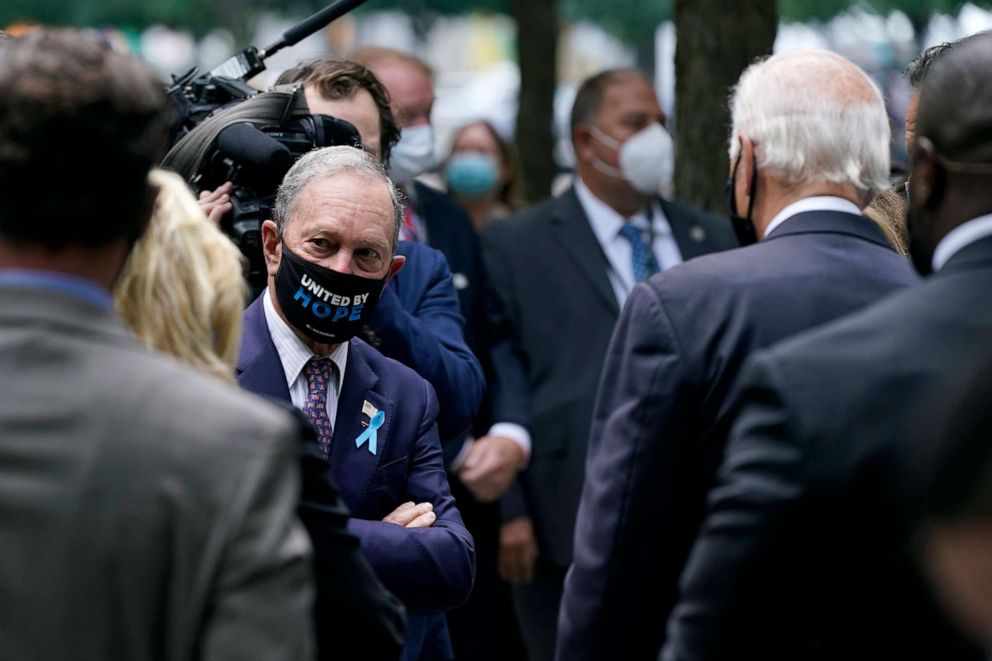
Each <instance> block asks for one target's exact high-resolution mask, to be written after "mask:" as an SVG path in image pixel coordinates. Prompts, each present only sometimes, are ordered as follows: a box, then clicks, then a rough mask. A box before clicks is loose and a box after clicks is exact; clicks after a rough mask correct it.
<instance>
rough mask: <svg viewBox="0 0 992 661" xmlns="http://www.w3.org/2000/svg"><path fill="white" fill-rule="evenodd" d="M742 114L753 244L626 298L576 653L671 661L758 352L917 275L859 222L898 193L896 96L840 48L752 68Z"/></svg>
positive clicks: (575, 603)
mask: <svg viewBox="0 0 992 661" xmlns="http://www.w3.org/2000/svg"><path fill="white" fill-rule="evenodd" d="M731 114H732V118H733V132H732V133H731V145H730V162H731V164H732V171H731V177H730V183H729V184H728V190H729V192H730V195H731V200H732V202H731V209H732V211H731V213H732V219H733V222H734V225H735V228H736V229H738V237H739V239H740V240H741V242H742V243H744V244H747V243H754V244H755V245H749V246H747V247H744V248H741V249H739V250H730V251H726V252H722V253H718V254H714V255H707V256H704V257H699V258H696V259H694V260H692V261H689V262H686V263H684V264H682V265H680V266H677V267H675V268H673V269H671V270H669V271H665V272H664V273H662V274H660V275H657V276H655V277H653V278H650V279H649V280H648V281H647V282H645V283H643V284H641V285H638V286H637V287H636V288H635V289H634V290H633V292H632V293H631V295H630V297H629V298H628V300H627V304H626V306H625V307H624V310H623V313H622V314H621V316H620V320H619V323H618V325H617V327H616V329H615V331H614V334H613V338H612V341H611V344H610V349H609V351H608V353H607V356H606V362H605V364H604V368H603V374H602V377H601V381H600V389H599V394H598V397H597V403H596V410H595V414H594V417H593V424H592V429H591V433H590V439H589V454H588V458H587V463H586V481H585V485H584V488H583V491H582V500H581V504H580V506H579V514H578V521H577V524H576V530H575V553H574V560H573V564H572V568H571V570H570V571H569V574H568V577H567V579H566V582H565V596H564V599H563V601H562V607H561V614H560V619H559V631H558V649H557V658H558V659H560V660H562V661H564V660H567V661H576V660H582V659H587V660H592V659H607V658H616V659H625V660H628V661H637V660H639V659H644V660H648V661H654V660H655V659H656V657H657V655H658V651H659V649H660V648H661V645H662V638H663V635H664V622H665V619H666V618H667V617H668V614H669V612H671V610H672V608H673V607H674V604H675V599H676V593H677V584H678V578H679V575H680V573H681V572H682V568H683V566H684V565H685V561H686V557H687V556H688V553H689V549H690V547H691V544H692V542H693V539H694V538H695V535H696V533H697V531H698V529H699V526H700V524H701V521H702V518H703V509H704V504H705V496H706V493H707V491H708V489H709V487H710V486H711V484H712V482H713V479H714V474H715V472H716V468H717V466H718V465H719V462H720V459H721V457H722V456H723V450H724V445H725V443H726V437H727V432H728V429H729V423H730V419H731V414H730V413H729V411H728V404H729V402H731V401H733V399H734V395H735V393H736V392H737V388H738V387H739V386H738V382H739V379H740V369H741V365H742V364H743V363H744V361H745V360H746V358H747V357H748V356H749V355H750V354H751V353H752V352H754V351H756V350H758V349H760V348H763V347H766V346H768V345H770V344H772V343H774V342H777V341H779V340H781V339H783V338H786V337H788V336H791V335H794V334H796V333H799V332H801V331H803V330H806V329H809V328H812V327H814V326H818V325H820V324H824V323H826V322H828V321H831V320H833V319H835V318H837V317H840V316H842V315H845V314H849V313H852V312H855V311H857V310H859V309H861V308H863V307H865V306H867V305H869V304H871V303H874V302H875V301H877V300H879V299H880V298H882V297H883V296H886V295H887V294H890V293H892V292H894V291H896V290H897V289H899V288H901V287H904V286H907V285H910V284H912V283H913V282H915V279H916V278H915V276H914V274H913V273H912V269H911V267H910V265H909V262H908V261H907V260H905V259H904V258H902V257H901V256H899V255H898V254H897V253H896V252H895V251H894V250H893V249H892V246H891V245H890V244H889V243H888V242H887V241H886V239H885V236H884V235H883V234H882V232H881V231H880V230H879V228H878V227H877V226H876V225H875V224H874V223H873V222H872V221H871V220H869V219H867V218H866V217H864V216H863V215H862V214H861V207H862V206H863V205H864V203H865V201H866V200H867V199H868V198H869V197H870V196H871V195H872V194H873V193H876V192H879V191H881V190H885V189H887V188H888V187H889V181H888V175H889V123H888V118H887V115H886V112H885V104H884V102H883V100H882V96H881V94H880V93H879V91H878V89H877V88H876V87H875V85H874V84H873V83H872V82H871V81H870V79H869V78H868V77H867V76H866V75H865V73H864V72H863V71H861V70H860V69H859V68H858V67H857V66H855V65H854V64H852V63H851V62H848V61H847V60H845V59H844V58H842V57H840V56H838V55H833V54H830V53H826V52H823V53H801V54H786V55H780V56H776V57H774V58H771V59H769V60H765V61H763V62H761V63H759V64H756V65H754V66H753V67H751V68H749V69H748V70H747V71H746V72H745V73H744V74H743V76H742V77H741V80H740V83H739V84H738V86H737V88H736V91H735V93H734V98H733V101H732V112H731ZM734 209H739V210H741V211H740V215H738V213H737V212H736V211H734ZM741 216H743V217H741ZM759 238H760V239H762V240H761V241H760V243H755V242H756V241H757V239H759ZM797 658H805V657H801V655H800V656H799V657H797Z"/></svg>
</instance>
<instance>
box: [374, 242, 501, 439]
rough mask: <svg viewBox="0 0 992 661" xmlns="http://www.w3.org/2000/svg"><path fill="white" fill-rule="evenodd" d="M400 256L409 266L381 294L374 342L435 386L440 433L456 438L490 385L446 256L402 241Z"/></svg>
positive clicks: (417, 244)
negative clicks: (468, 336) (470, 340)
mask: <svg viewBox="0 0 992 661" xmlns="http://www.w3.org/2000/svg"><path fill="white" fill-rule="evenodd" d="M397 254H399V255H403V256H405V257H406V258H407V259H406V264H405V265H404V266H403V268H402V269H401V270H400V272H399V273H398V274H397V275H396V277H395V278H393V280H391V281H390V283H389V285H388V286H387V287H386V288H385V290H384V291H383V292H382V298H381V299H380V300H379V305H378V307H376V310H375V313H374V314H373V316H372V320H371V322H370V324H369V326H370V329H371V331H372V333H373V334H374V337H372V338H370V340H371V341H372V342H373V344H374V345H375V346H376V348H378V349H379V351H381V352H382V353H383V354H385V355H387V356H389V357H390V358H394V359H396V360H398V361H399V362H401V363H403V364H404V365H406V366H407V367H410V368H412V369H413V370H414V371H415V372H417V374H419V375H420V376H422V377H424V378H425V379H427V381H428V382H430V384H431V385H432V386H434V391H435V392H436V393H437V398H438V402H439V404H440V413H439V414H438V418H437V426H438V434H439V435H440V437H441V439H443V440H447V439H451V438H457V437H459V436H460V435H461V434H463V433H464V432H465V430H467V429H468V428H469V426H470V425H471V424H472V421H473V420H474V419H475V415H476V413H477V412H478V410H479V405H480V403H481V401H482V395H483V392H484V389H485V381H484V379H483V376H482V368H481V367H480V366H479V361H478V360H476V358H475V355H473V353H472V352H471V351H470V350H469V348H468V345H467V344H466V342H465V336H464V330H463V328H464V324H465V322H464V320H463V319H462V316H461V314H459V308H458V305H459V304H458V296H457V294H456V293H455V287H454V285H453V284H452V279H451V271H450V270H449V269H448V263H447V261H446V260H445V257H444V255H443V254H441V253H440V252H438V251H437V250H434V249H433V248H430V247H428V246H425V245H421V244H419V243H412V242H409V241H402V242H400V244H399V246H398V248H397Z"/></svg>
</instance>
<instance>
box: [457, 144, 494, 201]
mask: <svg viewBox="0 0 992 661" xmlns="http://www.w3.org/2000/svg"><path fill="white" fill-rule="evenodd" d="M444 178H445V180H446V181H447V183H448V190H449V191H451V192H452V193H454V194H455V195H460V196H462V197H467V198H478V197H482V196H484V195H486V194H488V193H491V192H492V191H493V190H495V189H496V186H497V185H499V163H497V162H496V159H495V158H493V157H492V156H489V155H488V154H480V153H479V152H472V151H465V152H457V153H455V154H452V156H451V158H449V159H448V165H447V167H445V169H444Z"/></svg>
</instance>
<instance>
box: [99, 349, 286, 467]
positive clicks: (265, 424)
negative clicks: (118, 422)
mask: <svg viewBox="0 0 992 661" xmlns="http://www.w3.org/2000/svg"><path fill="white" fill-rule="evenodd" d="M119 378H120V380H121V384H120V388H119V389H118V391H117V395H116V396H117V397H118V398H120V399H123V400H124V401H123V402H122V405H124V406H126V407H128V409H129V412H130V414H131V415H130V418H131V426H138V427H143V428H144V429H145V430H146V431H147V432H148V433H149V434H150V435H151V436H160V437H164V438H168V439H169V443H170V444H173V445H175V446H181V447H182V448H183V452H186V453H188V454H189V455H190V456H193V457H195V456H203V455H210V454H220V455H226V454H229V453H236V454H238V453H240V454H245V455H248V456H250V455H252V454H253V453H255V452H261V453H271V452H275V451H281V450H282V449H284V448H282V447H281V446H282V444H283V443H284V442H285V440H286V439H287V438H290V437H292V435H293V433H294V431H295V429H296V424H295V422H293V421H292V419H291V417H290V416H288V414H287V413H286V412H285V411H283V410H282V409H281V408H280V407H278V406H276V405H274V404H272V403H270V402H267V401H265V400H264V399H262V398H260V397H258V396H256V395H253V394H251V393H248V392H246V391H244V390H242V389H240V388H238V387H237V385H236V384H234V383H233V382H231V383H228V382H225V381H222V380H221V379H219V378H217V377H214V376H210V375H208V374H204V373H202V372H200V371H199V370H196V369H194V368H192V367H190V366H187V365H185V364H182V363H179V362H178V361H176V360H175V359H173V358H172V357H171V356H166V355H164V354H158V353H156V352H154V351H150V350H143V349H135V350H132V355H131V356H129V357H128V370H127V371H126V372H125V373H123V375H121V376H120V377H119Z"/></svg>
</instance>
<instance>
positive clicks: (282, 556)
mask: <svg viewBox="0 0 992 661" xmlns="http://www.w3.org/2000/svg"><path fill="white" fill-rule="evenodd" d="M290 429H292V426H291V425H289V424H287V425H286V433H285V434H284V435H281V436H280V437H278V438H269V439H265V442H266V443H267V445H268V447H265V448H263V449H258V450H257V455H256V456H255V457H253V460H252V461H251V462H250V463H249V464H248V467H247V468H246V469H245V470H244V471H243V475H242V478H241V481H240V484H239V488H238V490H237V493H236V494H235V497H234V502H233V503H232V505H231V506H230V507H229V508H228V511H227V512H226V513H225V517H224V518H225V520H226V521H227V522H228V524H233V526H232V527H233V530H234V534H233V536H232V538H231V539H230V541H229V542H228V544H227V547H226V548H225V549H224V557H223V559H222V562H221V566H220V571H219V574H218V576H217V577H216V585H215V586H214V590H213V594H212V596H211V604H212V608H211V612H210V613H209V617H208V618H207V621H206V622H205V623H204V625H203V636H202V647H201V649H200V650H199V653H198V654H197V655H196V656H197V657H198V658H201V659H204V661H226V660H228V659H243V658H248V657H252V658H265V659H286V661H289V660H290V659H309V658H312V657H313V640H312V636H313V628H312V626H311V620H310V608H311V605H312V599H313V589H312V586H311V579H312V576H311V571H310V560H311V547H310V543H309V541H308V540H307V536H306V533H305V532H304V531H303V528H302V526H300V524H299V522H298V521H297V520H296V517H295V516H294V515H293V511H294V509H295V508H296V504H297V502H298V499H299V493H300V491H299V489H300V478H299V467H298V465H297V463H296V461H295V454H294V453H295V451H296V445H295V441H296V438H295V437H294V435H293V434H292V433H290V431H289V430H290ZM276 441H277V442H276ZM255 445H256V448H257V447H259V446H262V445H263V442H262V440H261V439H260V440H259V442H258V443H257V444H255Z"/></svg>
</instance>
